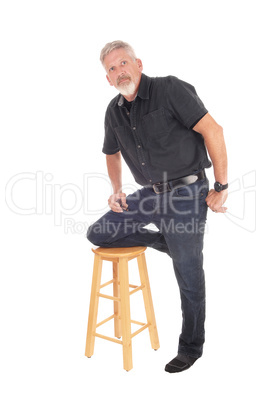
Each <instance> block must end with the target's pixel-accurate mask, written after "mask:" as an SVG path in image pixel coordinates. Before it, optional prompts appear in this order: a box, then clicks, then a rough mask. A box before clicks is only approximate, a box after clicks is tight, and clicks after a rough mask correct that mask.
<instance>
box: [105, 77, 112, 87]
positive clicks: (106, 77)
mask: <svg viewBox="0 0 261 402" xmlns="http://www.w3.org/2000/svg"><path fill="white" fill-rule="evenodd" d="M106 78H107V80H108V82H109V84H110V85H111V86H112V87H113V83H112V82H111V80H110V78H109V77H108V75H106Z"/></svg>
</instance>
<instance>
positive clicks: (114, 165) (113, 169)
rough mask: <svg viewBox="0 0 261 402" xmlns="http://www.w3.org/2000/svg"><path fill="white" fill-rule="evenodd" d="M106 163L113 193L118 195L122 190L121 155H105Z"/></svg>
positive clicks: (118, 153)
mask: <svg viewBox="0 0 261 402" xmlns="http://www.w3.org/2000/svg"><path fill="white" fill-rule="evenodd" d="M106 162H107V169H108V175H109V178H110V180H111V184H112V188H113V192H114V194H116V193H120V192H121V188H122V169H121V153H120V152H117V153H116V154H113V155H106Z"/></svg>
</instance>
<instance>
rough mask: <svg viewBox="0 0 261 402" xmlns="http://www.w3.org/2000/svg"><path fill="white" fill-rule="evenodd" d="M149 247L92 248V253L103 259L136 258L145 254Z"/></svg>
mask: <svg viewBox="0 0 261 402" xmlns="http://www.w3.org/2000/svg"><path fill="white" fill-rule="evenodd" d="M146 248H147V247H141V246H138V247H118V248H109V247H108V248H107V247H98V248H92V251H93V252H94V253H95V254H98V255H100V256H102V257H107V258H110V257H111V258H115V257H117V258H121V257H136V256H138V255H140V254H141V253H143V252H144V251H145V250H146Z"/></svg>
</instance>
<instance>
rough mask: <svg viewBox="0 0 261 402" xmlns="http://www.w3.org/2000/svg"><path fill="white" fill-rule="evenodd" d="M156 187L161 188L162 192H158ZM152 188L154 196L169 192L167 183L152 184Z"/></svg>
mask: <svg viewBox="0 0 261 402" xmlns="http://www.w3.org/2000/svg"><path fill="white" fill-rule="evenodd" d="M157 186H163V190H162V191H158V189H157ZM152 188H153V190H154V192H155V193H156V194H163V193H166V192H167V191H171V188H170V185H169V182H168V181H167V183H154V184H153V186H152Z"/></svg>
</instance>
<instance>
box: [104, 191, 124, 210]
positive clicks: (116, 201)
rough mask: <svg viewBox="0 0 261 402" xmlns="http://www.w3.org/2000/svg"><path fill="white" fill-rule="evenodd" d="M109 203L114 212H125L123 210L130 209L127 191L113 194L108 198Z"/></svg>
mask: <svg viewBox="0 0 261 402" xmlns="http://www.w3.org/2000/svg"><path fill="white" fill-rule="evenodd" d="M108 204H109V207H110V208H111V209H112V211H114V212H123V210H125V211H126V210H127V209H128V205H127V204H126V194H125V193H116V194H112V195H111V196H110V198H109V199H108Z"/></svg>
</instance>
